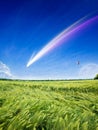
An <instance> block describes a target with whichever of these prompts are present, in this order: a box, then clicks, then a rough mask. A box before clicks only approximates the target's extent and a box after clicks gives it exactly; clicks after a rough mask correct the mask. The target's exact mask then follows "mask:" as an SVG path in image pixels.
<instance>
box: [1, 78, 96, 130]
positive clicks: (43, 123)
mask: <svg viewBox="0 0 98 130" xmlns="http://www.w3.org/2000/svg"><path fill="white" fill-rule="evenodd" d="M0 130H98V81H97V80H76V81H6V80H1V81H0Z"/></svg>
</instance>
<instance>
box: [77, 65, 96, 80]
mask: <svg viewBox="0 0 98 130" xmlns="http://www.w3.org/2000/svg"><path fill="white" fill-rule="evenodd" d="M97 73H98V64H95V63H89V64H85V65H83V66H82V67H81V68H80V70H79V77H80V78H84V79H88V78H94V77H95V75H96V74H97Z"/></svg>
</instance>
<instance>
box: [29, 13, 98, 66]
mask: <svg viewBox="0 0 98 130" xmlns="http://www.w3.org/2000/svg"><path fill="white" fill-rule="evenodd" d="M86 17H87V16H86ZM86 17H83V18H82V19H80V20H78V21H77V22H75V23H74V24H72V25H71V26H69V27H68V28H67V29H65V30H64V31H62V32H61V33H60V34H59V35H57V36H56V37H55V38H54V39H53V40H51V41H50V42H49V43H48V44H46V46H45V47H43V48H42V49H41V50H40V51H39V52H38V53H37V54H36V55H35V56H34V57H32V58H30V60H29V61H28V63H27V67H29V66H30V65H31V64H33V63H34V62H36V61H37V60H39V59H40V58H41V57H42V56H44V55H45V54H46V53H48V52H49V51H51V50H52V49H54V48H55V47H56V46H57V45H59V44H61V43H63V41H65V40H66V39H67V38H68V37H69V36H71V35H72V34H74V33H76V32H77V31H80V30H81V29H82V28H83V27H85V26H87V25H89V24H91V23H92V22H94V21H95V20H97V19H98V15H97V16H95V17H93V18H90V19H89V20H86V21H85V22H82V21H83V20H84V19H85V18H86ZM81 22H82V23H81Z"/></svg>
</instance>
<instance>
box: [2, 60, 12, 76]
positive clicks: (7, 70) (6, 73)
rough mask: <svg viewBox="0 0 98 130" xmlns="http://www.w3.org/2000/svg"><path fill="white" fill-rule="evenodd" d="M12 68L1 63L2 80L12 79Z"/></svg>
mask: <svg viewBox="0 0 98 130" xmlns="http://www.w3.org/2000/svg"><path fill="white" fill-rule="evenodd" d="M12 77H13V75H12V74H11V71H10V68H9V67H8V66H7V65H6V64H4V63H3V62H1V61H0V78H12Z"/></svg>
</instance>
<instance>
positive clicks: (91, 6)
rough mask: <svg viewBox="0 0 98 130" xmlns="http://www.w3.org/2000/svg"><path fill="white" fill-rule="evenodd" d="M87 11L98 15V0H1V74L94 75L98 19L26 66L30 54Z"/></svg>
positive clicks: (97, 61)
mask: <svg viewBox="0 0 98 130" xmlns="http://www.w3.org/2000/svg"><path fill="white" fill-rule="evenodd" d="M87 15H89V16H88V18H91V17H94V16H98V0H95V1H91V0H82V1H79V0H75V1H73V0H56V1H55V0H47V1H46V0H21V1H20V0H3V1H1V2H0V19H1V20H0V73H1V76H2V73H5V74H6V75H9V76H12V77H13V78H21V79H70V78H77V79H78V78H92V77H93V76H94V75H95V74H97V73H98V19H97V20H95V21H94V22H93V23H92V24H90V25H87V27H85V28H84V29H82V30H80V31H79V32H78V33H76V34H74V35H72V37H70V38H69V39H68V40H67V41H66V40H65V41H64V42H63V44H61V45H59V46H57V47H56V48H55V49H53V50H52V51H50V52H49V53H47V54H46V55H44V56H43V57H42V58H40V59H39V60H38V61H36V62H35V63H34V64H32V65H31V66H30V67H29V68H27V67H26V65H27V62H28V60H29V58H30V57H31V55H33V56H35V55H36V54H37V53H38V52H39V51H40V50H41V49H42V48H43V47H44V46H45V45H46V44H47V43H49V42H50V41H51V40H52V39H53V38H55V37H56V36H57V35H58V34H60V33H61V32H62V31H63V30H65V29H66V28H67V27H69V26H71V25H72V24H73V23H75V22H76V21H78V20H79V19H81V18H83V17H85V16H87ZM78 61H79V62H80V64H79V65H78V64H77V62H78Z"/></svg>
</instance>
